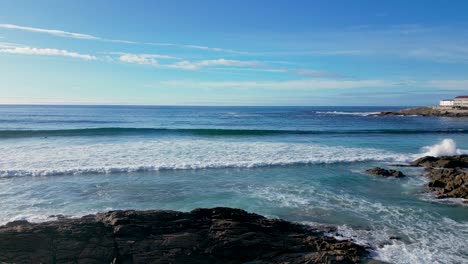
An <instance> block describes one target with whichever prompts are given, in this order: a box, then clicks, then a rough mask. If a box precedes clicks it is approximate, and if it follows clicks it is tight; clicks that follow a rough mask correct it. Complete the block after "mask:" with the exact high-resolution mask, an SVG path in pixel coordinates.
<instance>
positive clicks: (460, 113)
mask: <svg viewBox="0 0 468 264" xmlns="http://www.w3.org/2000/svg"><path fill="white" fill-rule="evenodd" d="M370 116H439V117H468V109H454V108H452V107H443V106H425V107H415V108H406V109H402V110H400V111H398V112H380V113H376V114H371V115H370Z"/></svg>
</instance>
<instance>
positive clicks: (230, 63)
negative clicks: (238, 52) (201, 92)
mask: <svg viewBox="0 0 468 264" xmlns="http://www.w3.org/2000/svg"><path fill="white" fill-rule="evenodd" d="M260 65H262V64H261V63H260V62H258V61H240V60H226V59H217V60H202V61H196V62H191V61H181V62H177V63H174V64H171V65H169V67H170V68H176V69H184V70H197V69H200V68H202V67H210V66H227V67H257V66H260Z"/></svg>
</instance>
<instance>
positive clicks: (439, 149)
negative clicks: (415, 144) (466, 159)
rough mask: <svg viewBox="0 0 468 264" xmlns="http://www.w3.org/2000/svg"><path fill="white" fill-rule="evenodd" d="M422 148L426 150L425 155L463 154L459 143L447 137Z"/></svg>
mask: <svg viewBox="0 0 468 264" xmlns="http://www.w3.org/2000/svg"><path fill="white" fill-rule="evenodd" d="M422 150H423V151H424V156H434V157H438V156H447V155H457V154H462V150H460V149H458V148H457V143H455V141H454V140H453V139H449V138H446V139H444V140H442V141H441V142H439V143H437V144H435V145H432V146H426V147H423V149H422Z"/></svg>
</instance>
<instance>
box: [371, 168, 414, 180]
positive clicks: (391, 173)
mask: <svg viewBox="0 0 468 264" xmlns="http://www.w3.org/2000/svg"><path fill="white" fill-rule="evenodd" d="M366 172H367V173H369V174H372V175H377V176H382V177H395V178H401V177H405V174H403V172H401V171H397V170H386V169H383V168H380V167H375V168H373V169H369V170H366Z"/></svg>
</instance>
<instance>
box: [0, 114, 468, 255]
mask: <svg viewBox="0 0 468 264" xmlns="http://www.w3.org/2000/svg"><path fill="white" fill-rule="evenodd" d="M387 110H396V109H392V108H382V107H169V106H167V107H135V106H0V209H1V210H0V222H1V223H5V222H8V221H11V220H13V219H28V220H31V221H44V220H50V218H49V216H50V215H56V214H63V215H69V216H80V215H84V214H89V213H94V212H98V211H106V210H112V209H130V208H132V209H155V208H161V209H174V210H191V209H193V208H196V207H212V206H231V207H239V208H243V209H246V210H249V211H252V212H256V213H259V214H263V215H267V216H270V217H281V218H284V219H288V220H292V221H298V222H303V223H306V224H335V225H338V226H339V231H340V234H341V236H343V237H346V238H351V239H354V240H355V241H356V242H358V243H364V244H367V245H370V246H372V248H373V251H372V253H373V255H374V256H375V258H377V259H381V260H385V261H388V262H391V263H466V259H467V258H468V255H467V252H468V246H467V244H466V240H467V239H468V207H466V206H463V205H461V203H460V201H456V200H451V201H439V200H435V199H433V198H432V197H431V196H430V195H428V194H425V193H423V192H421V191H422V190H423V189H424V184H425V181H426V180H425V179H424V178H422V177H420V175H421V173H422V171H421V170H420V169H418V168H402V170H403V171H404V172H405V173H407V174H408V175H409V177H407V178H403V179H381V178H377V177H372V176H369V175H366V174H365V173H363V171H365V170H366V169H368V168H370V167H373V166H388V165H389V164H390V163H396V162H407V161H410V160H412V159H415V158H417V157H420V156H423V155H426V154H431V155H442V154H455V153H466V152H467V150H468V136H467V135H468V119H464V118H459V119H456V118H435V117H434V118H433V117H374V116H368V114H370V113H372V112H377V111H387ZM390 236H398V237H400V238H401V239H400V240H390V239H389V237H390Z"/></svg>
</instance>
